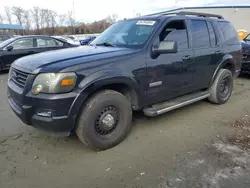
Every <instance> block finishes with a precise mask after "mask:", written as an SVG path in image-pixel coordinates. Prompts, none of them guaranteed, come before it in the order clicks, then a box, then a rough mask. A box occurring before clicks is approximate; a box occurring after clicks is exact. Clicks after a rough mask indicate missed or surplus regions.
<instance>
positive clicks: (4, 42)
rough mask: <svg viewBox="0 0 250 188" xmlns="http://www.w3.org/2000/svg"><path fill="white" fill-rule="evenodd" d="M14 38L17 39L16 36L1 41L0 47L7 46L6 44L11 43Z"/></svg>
mask: <svg viewBox="0 0 250 188" xmlns="http://www.w3.org/2000/svg"><path fill="white" fill-rule="evenodd" d="M14 40H15V37H13V38H10V39H7V40H4V41H2V42H1V43H0V48H3V47H5V46H6V45H8V44H9V43H11V42H12V41H14Z"/></svg>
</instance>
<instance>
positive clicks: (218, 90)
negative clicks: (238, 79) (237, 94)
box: [208, 69, 233, 104]
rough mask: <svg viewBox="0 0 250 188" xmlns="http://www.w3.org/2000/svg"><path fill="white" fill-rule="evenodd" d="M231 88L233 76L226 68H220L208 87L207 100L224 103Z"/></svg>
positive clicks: (230, 92)
mask: <svg viewBox="0 0 250 188" xmlns="http://www.w3.org/2000/svg"><path fill="white" fill-rule="evenodd" d="M232 90H233V76H232V72H231V71H230V70H228V69H221V70H220V71H219V73H218V75H217V77H216V79H215V81H214V83H213V85H212V87H211V88H210V91H211V95H210V97H209V98H208V100H209V101H210V102H212V103H215V104H224V103H226V102H227V101H228V99H229V98H230V96H231V94H232Z"/></svg>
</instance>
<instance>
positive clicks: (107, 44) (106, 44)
mask: <svg viewBox="0 0 250 188" xmlns="http://www.w3.org/2000/svg"><path fill="white" fill-rule="evenodd" d="M95 45H96V46H111V47H115V45H113V44H111V43H109V42H103V43H100V44H95Z"/></svg>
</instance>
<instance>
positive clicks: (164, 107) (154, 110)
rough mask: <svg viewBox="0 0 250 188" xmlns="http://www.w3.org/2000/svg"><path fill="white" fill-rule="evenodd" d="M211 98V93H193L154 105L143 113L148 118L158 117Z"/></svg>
mask: <svg viewBox="0 0 250 188" xmlns="http://www.w3.org/2000/svg"><path fill="white" fill-rule="evenodd" d="M209 96H210V92H209V91H203V92H198V93H192V94H188V95H184V96H181V97H178V98H175V99H172V100H169V101H165V102H162V103H158V104H155V105H152V106H151V107H148V108H144V109H143V112H144V114H145V115H146V116H158V115H160V114H163V113H166V112H169V111H172V110H175V109H178V108H181V107H183V106H186V105H189V104H192V103H195V102H198V101H201V100H203V99H206V98H208V97H209Z"/></svg>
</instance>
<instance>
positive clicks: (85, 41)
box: [80, 36, 96, 45]
mask: <svg viewBox="0 0 250 188" xmlns="http://www.w3.org/2000/svg"><path fill="white" fill-rule="evenodd" d="M95 38H96V36H91V37H88V38H86V39H82V40H80V43H81V45H88V44H89V43H90V42H92V41H93V40H95Z"/></svg>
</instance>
